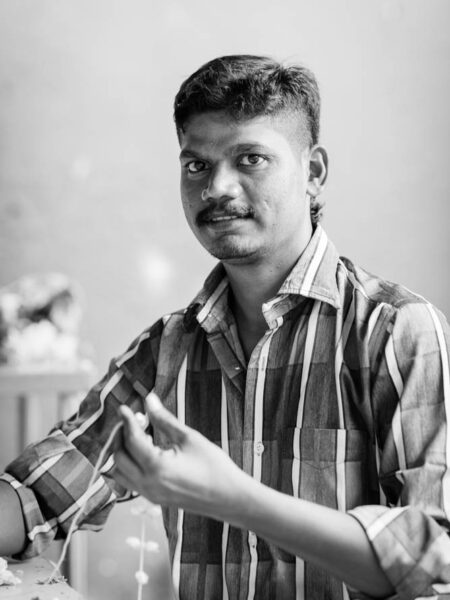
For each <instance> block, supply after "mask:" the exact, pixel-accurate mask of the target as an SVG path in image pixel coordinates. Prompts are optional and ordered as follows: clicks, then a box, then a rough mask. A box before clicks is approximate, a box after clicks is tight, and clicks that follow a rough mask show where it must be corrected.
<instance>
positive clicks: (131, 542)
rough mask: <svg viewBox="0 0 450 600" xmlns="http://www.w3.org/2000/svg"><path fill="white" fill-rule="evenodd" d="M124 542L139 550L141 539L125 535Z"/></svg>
mask: <svg viewBox="0 0 450 600" xmlns="http://www.w3.org/2000/svg"><path fill="white" fill-rule="evenodd" d="M125 542H126V543H127V544H128V545H129V546H130V548H133V550H139V548H140V547H141V540H140V539H139V538H137V537H127V539H126V540H125Z"/></svg>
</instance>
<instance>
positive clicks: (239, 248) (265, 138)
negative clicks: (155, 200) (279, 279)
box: [180, 111, 311, 266]
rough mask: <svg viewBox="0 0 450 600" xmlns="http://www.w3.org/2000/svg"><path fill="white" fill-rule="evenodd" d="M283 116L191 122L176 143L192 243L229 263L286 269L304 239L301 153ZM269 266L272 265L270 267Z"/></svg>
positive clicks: (222, 115) (306, 214)
mask: <svg viewBox="0 0 450 600" xmlns="http://www.w3.org/2000/svg"><path fill="white" fill-rule="evenodd" d="M294 129H295V130H296V132H297V131H298V130H301V128H300V127H293V120H292V118H290V117H289V116H288V115H285V114H280V115H277V116H260V117H255V118H252V119H247V120H240V121H236V120H233V119H232V118H231V117H230V116H229V115H228V114H227V113H226V112H225V111H216V112H208V113H202V114H199V115H195V116H193V117H192V118H191V119H190V120H189V121H188V123H187V125H186V127H185V131H184V133H182V134H181V136H180V146H181V154H180V161H181V198H182V201H183V208H184V212H185V214H186V218H187V220H188V223H189V225H190V227H191V229H192V231H193V232H194V234H195V236H196V237H197V239H198V240H199V241H200V243H201V244H202V245H203V246H204V247H205V248H206V250H208V252H210V253H211V254H212V255H213V256H215V257H216V258H219V259H221V260H223V261H224V262H225V263H227V262H228V263H230V264H246V263H255V262H261V261H264V260H267V259H268V260H269V261H270V262H271V263H272V264H278V265H280V266H285V265H286V263H288V262H290V263H293V262H295V260H296V259H297V258H298V256H299V255H300V253H301V252H302V250H303V248H304V246H305V245H306V243H307V241H308V240H309V238H310V236H311V220H310V210H309V199H308V197H307V195H306V191H307V183H308V177H309V150H308V148H307V147H306V148H304V147H303V146H304V144H302V140H298V139H297V137H296V132H294V131H293V130H294ZM274 261H275V263H274Z"/></svg>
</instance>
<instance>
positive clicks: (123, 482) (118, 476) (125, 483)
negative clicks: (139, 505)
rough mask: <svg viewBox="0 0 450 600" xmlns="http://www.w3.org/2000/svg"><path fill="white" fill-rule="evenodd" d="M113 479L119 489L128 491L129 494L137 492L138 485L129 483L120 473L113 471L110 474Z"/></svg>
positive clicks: (128, 479) (132, 482)
mask: <svg viewBox="0 0 450 600" xmlns="http://www.w3.org/2000/svg"><path fill="white" fill-rule="evenodd" d="M112 476H113V479H114V481H115V482H116V483H118V484H119V485H120V486H121V487H123V488H125V489H127V490H130V491H131V492H139V491H140V490H139V489H138V484H136V483H135V482H134V481H131V479H130V478H129V477H127V475H126V474H124V473H122V471H119V470H116V469H114V470H113V472H112Z"/></svg>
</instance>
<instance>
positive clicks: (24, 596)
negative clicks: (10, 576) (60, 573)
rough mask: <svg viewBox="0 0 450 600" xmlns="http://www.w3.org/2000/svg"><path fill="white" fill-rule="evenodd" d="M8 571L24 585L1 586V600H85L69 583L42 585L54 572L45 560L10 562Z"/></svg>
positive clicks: (34, 559)
mask: <svg viewBox="0 0 450 600" xmlns="http://www.w3.org/2000/svg"><path fill="white" fill-rule="evenodd" d="M8 569H9V570H10V571H12V572H13V573H14V574H15V575H16V576H17V577H19V579H21V580H22V583H20V584H18V585H12V586H9V585H8V586H5V585H2V586H0V600H6V599H7V598H8V599H9V598H11V600H13V599H14V600H56V599H57V600H83V597H82V596H81V595H80V594H79V593H78V592H76V591H75V590H74V589H72V588H71V587H70V586H68V585H67V583H52V584H44V585H41V584H39V583H38V582H39V581H42V580H45V578H46V577H48V576H49V575H50V573H51V572H52V569H53V567H52V565H51V564H50V562H49V561H48V560H46V559H45V558H33V559H31V560H27V561H24V562H18V561H13V560H8Z"/></svg>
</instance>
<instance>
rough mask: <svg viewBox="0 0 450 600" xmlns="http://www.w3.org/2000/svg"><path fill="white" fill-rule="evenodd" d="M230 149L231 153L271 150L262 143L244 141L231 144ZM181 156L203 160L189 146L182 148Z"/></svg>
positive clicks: (265, 152)
mask: <svg viewBox="0 0 450 600" xmlns="http://www.w3.org/2000/svg"><path fill="white" fill-rule="evenodd" d="M230 150H231V153H232V154H240V153H241V152H255V154H256V153H258V152H262V153H264V154H267V153H269V154H271V150H270V149H269V148H268V147H267V146H264V144H261V142H245V143H242V144H236V146H232V148H231V149H230ZM181 158H198V159H201V160H205V159H204V158H203V157H202V156H201V154H199V153H197V152H195V150H192V149H190V148H184V150H182V151H181V152H180V159H181Z"/></svg>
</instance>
